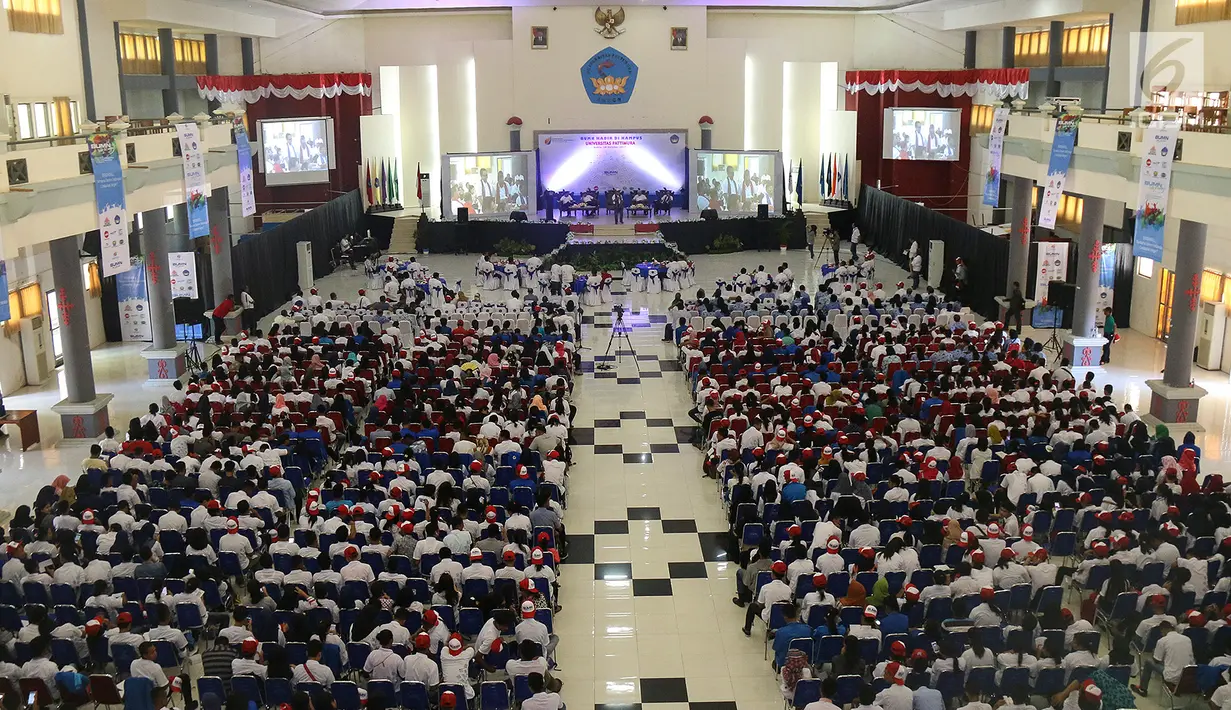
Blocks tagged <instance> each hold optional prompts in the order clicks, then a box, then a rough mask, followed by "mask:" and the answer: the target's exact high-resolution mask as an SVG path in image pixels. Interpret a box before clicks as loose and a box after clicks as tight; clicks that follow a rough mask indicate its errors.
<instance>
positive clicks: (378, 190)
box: [364, 158, 418, 207]
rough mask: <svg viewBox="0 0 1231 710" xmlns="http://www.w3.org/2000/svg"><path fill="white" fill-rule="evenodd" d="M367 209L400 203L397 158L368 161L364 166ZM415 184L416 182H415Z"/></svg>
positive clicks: (400, 191)
mask: <svg viewBox="0 0 1231 710" xmlns="http://www.w3.org/2000/svg"><path fill="white" fill-rule="evenodd" d="M364 180H365V182H366V185H367V197H368V206H369V207H389V206H393V205H400V204H401V202H402V189H401V183H400V181H399V179H398V163H397V158H380V159H375V160H369V161H368V162H367V164H366V165H365V166H364ZM415 182H416V184H417V183H418V180H416V181H415Z"/></svg>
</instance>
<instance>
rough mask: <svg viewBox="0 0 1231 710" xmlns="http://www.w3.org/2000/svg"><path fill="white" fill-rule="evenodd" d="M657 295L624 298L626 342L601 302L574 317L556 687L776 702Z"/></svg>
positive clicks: (583, 696) (602, 700) (656, 697)
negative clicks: (579, 364) (581, 318)
mask: <svg viewBox="0 0 1231 710" xmlns="http://www.w3.org/2000/svg"><path fill="white" fill-rule="evenodd" d="M670 299H671V295H669V294H660V295H654V296H647V295H645V294H637V295H633V296H630V297H625V300H626V302H627V305H630V306H632V308H630V310H629V311H628V312H627V313H626V315H625V324H626V325H627V326H629V327H628V336H629V337H628V340H627V341H624V340H623V339H622V338H618V337H617V338H615V339H614V340H613V339H612V334H613V330H612V329H611V316H610V313H609V312H607V311H606V310H604V311H598V310H597V309H592V314H591V315H588V316H587V318H586V322H585V323H584V325H583V334H582V336H583V337H582V341H583V344H584V345H585V346H587V347H588V348H592V349H591V350H583V351H582V361H583V368H582V369H583V371H584V374H583V376H582V378H581V381H580V382H579V383H578V385H577V388H576V391H575V396H574V399H575V402H576V403H577V405H578V421H577V422H575V425H576V427H575V429H574V436H575V438H576V441H577V444H576V447H575V449H574V458H573V467H572V469H571V472H570V474H569V475H570V478H569V492H568V498H569V507H568V512H567V516H566V517H567V524H568V526H569V538H570V541H571V549H570V552H569V559H568V561H567V562H566V565H565V568H564V570H563V573H564V576H563V579H562V581H563V585H562V591H561V601H562V603H563V605H564V607H565V610H564V612H563V613H562V614H561V615H560V616H559V617H558V619H557V622H556V632H557V633H558V634H559V635H560V665H561V667H562V671H561V672H560V674H559V675H560V677H561V678H562V679H563V680H564V690H563V692H562V694H563V696H564V700H565V702H566V703H567V704H568V705H569V707H570V709H572V708H579V707H595V708H603V709H609V708H652V709H653V710H672V709H681V708H690V709H691V710H770V709H771V708H780V707H781V704H782V703H781V700H780V699H779V698H780V697H781V696H780V695H779V694H778V691H777V685H776V682H775V680H774V676H773V673H772V672H771V671H770V670H769V666H768V664H767V663H766V662H765V660H764V646H763V642H762V641H760V640H757V639H755V638H754V639H747V638H745V637H744V636H743V634H741V633H740V632H739V628H740V625H741V624H742V623H743V611H742V610H741V609H739V608H737V607H735V606H734V605H733V604H731V596H732V594H733V590H734V584H735V583H734V574H735V567H734V565H733V563H731V562H729V561H728V548H727V545H728V540H727V534H726V529H727V526H726V522H725V519H724V517H723V512H722V508H721V506H720V504H719V501H718V495H717V491H716V489H715V486H714V484H713V482H712V481H709V480H708V479H704V478H702V477H701V474H700V471H701V453H700V452H699V451H698V450H697V449H696V448H694V447H693V446H692V445H691V444H690V443H689V442H690V441H691V438H692V434H693V431H694V429H695V422H694V421H693V420H692V419H691V418H689V416H688V411H689V409H690V408H691V403H690V401H689V397H688V390H687V387H686V385H685V382H684V374H683V373H682V372H681V369H680V367H679V365H678V362H677V360H676V349H675V347H674V346H673V345H671V344H670V343H664V342H663V341H662V336H663V325H664V324H665V323H666V322H667V316H666V315H665V312H666V308H667V305H668V304H669V303H670ZM609 342H610V343H611V347H610V350H608V343H609ZM630 347H631V351H630ZM601 365H610V366H611V368H610V369H606V368H600V367H596V366H601Z"/></svg>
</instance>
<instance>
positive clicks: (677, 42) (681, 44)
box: [671, 27, 688, 50]
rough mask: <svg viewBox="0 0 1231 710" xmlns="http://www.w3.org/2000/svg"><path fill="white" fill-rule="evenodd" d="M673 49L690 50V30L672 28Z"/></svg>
mask: <svg viewBox="0 0 1231 710" xmlns="http://www.w3.org/2000/svg"><path fill="white" fill-rule="evenodd" d="M671 49H679V50H687V49H688V28H687V27H672V28H671Z"/></svg>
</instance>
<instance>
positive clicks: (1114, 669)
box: [1107, 666, 1133, 685]
mask: <svg viewBox="0 0 1231 710" xmlns="http://www.w3.org/2000/svg"><path fill="white" fill-rule="evenodd" d="M1132 670H1133V668H1132V666H1108V667H1107V675H1109V676H1111V677H1112V678H1115V679H1116V680H1118V681H1120V682H1121V683H1123V684H1125V685H1128V678H1129V674H1130V673H1131V672H1132Z"/></svg>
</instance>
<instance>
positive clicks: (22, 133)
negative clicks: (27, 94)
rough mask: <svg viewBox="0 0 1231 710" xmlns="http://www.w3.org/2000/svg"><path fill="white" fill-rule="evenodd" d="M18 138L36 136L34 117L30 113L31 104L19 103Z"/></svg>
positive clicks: (23, 138) (17, 113)
mask: <svg viewBox="0 0 1231 710" xmlns="http://www.w3.org/2000/svg"><path fill="white" fill-rule="evenodd" d="M16 115H17V138H18V139H19V140H25V139H27V138H33V137H34V118H33V117H32V116H31V115H30V104H17V112H16Z"/></svg>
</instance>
